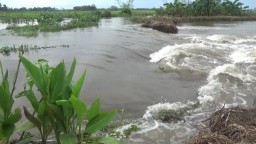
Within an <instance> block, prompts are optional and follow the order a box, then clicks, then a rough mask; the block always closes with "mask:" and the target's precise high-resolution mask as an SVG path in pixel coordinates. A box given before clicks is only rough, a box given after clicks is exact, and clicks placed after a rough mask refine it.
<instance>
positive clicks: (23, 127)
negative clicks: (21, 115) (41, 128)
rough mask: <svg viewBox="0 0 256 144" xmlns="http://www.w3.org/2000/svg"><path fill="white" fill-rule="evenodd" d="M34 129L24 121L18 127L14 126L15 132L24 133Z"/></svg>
mask: <svg viewBox="0 0 256 144" xmlns="http://www.w3.org/2000/svg"><path fill="white" fill-rule="evenodd" d="M34 127H35V125H34V124H33V123H32V122H30V121H26V122H24V123H21V124H18V125H17V126H16V129H15V132H24V131H28V130H30V129H32V128H34Z"/></svg>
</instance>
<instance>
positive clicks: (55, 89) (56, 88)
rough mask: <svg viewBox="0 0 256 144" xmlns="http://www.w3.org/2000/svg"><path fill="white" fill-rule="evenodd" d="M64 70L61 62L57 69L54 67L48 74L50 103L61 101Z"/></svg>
mask: <svg viewBox="0 0 256 144" xmlns="http://www.w3.org/2000/svg"><path fill="white" fill-rule="evenodd" d="M65 76H66V70H65V65H64V63H63V62H61V63H60V64H59V65H58V66H57V67H55V68H54V69H53V70H52V72H51V74H50V86H49V92H50V96H51V98H50V99H51V101H52V102H54V101H56V100H60V99H62V98H61V96H62V94H63V89H64V85H65V83H64V82H65Z"/></svg>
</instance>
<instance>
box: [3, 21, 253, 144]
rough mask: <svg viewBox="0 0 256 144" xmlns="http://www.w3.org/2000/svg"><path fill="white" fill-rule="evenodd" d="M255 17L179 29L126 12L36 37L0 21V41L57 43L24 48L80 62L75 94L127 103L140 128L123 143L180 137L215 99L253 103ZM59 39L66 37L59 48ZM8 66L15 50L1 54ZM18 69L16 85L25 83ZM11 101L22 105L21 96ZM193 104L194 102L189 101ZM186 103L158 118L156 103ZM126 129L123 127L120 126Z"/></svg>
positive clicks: (164, 142) (161, 142)
mask: <svg viewBox="0 0 256 144" xmlns="http://www.w3.org/2000/svg"><path fill="white" fill-rule="evenodd" d="M255 25H256V22H232V23H227V22H226V23H213V24H212V23H188V24H183V25H180V26H178V28H179V34H176V35H172V34H164V33H161V32H158V31H155V30H151V29H146V28H141V27H140V25H138V24H133V23H132V22H131V21H130V20H127V19H124V18H112V19H102V20H101V21H100V23H99V26H97V27H90V28H81V29H73V30H66V31H61V32H54V33H52V32H47V33H46V32H41V33H39V35H38V37H32V38H26V37H21V36H15V35H13V33H11V32H10V31H7V30H4V29H5V27H6V26H7V25H6V24H0V47H3V46H13V45H15V46H19V45H24V44H25V45H32V46H34V45H37V46H38V47H56V48H51V49H42V50H39V51H38V52H30V53H27V54H25V56H26V57H27V58H29V59H31V60H33V61H36V60H37V59H47V60H48V61H49V64H51V65H56V64H57V63H59V62H60V61H61V60H64V61H65V63H67V64H69V65H70V64H71V62H72V60H73V58H74V57H76V59H77V62H78V67H77V73H76V78H78V77H79V76H80V75H81V73H82V72H83V70H84V69H86V71H87V77H86V82H85V85H84V89H83V93H82V95H81V98H82V99H83V100H84V101H85V102H86V103H91V102H92V101H93V99H95V98H96V97H100V98H101V101H102V106H103V108H105V109H121V108H123V107H124V109H125V117H126V118H127V119H129V120H130V121H131V124H133V123H134V124H137V125H139V126H140V128H141V130H140V131H139V132H137V133H135V134H133V135H132V136H131V138H130V139H129V140H125V141H124V143H127V144H128V143H135V144H151V143H152V144H155V143H157V144H168V143H184V142H185V141H186V140H188V138H189V136H191V134H193V132H195V127H194V125H195V123H196V122H198V121H199V120H202V119H204V118H205V117H206V115H205V114H209V113H211V112H212V111H214V110H215V108H216V107H222V106H223V105H224V104H225V106H226V107H229V106H234V105H248V106H252V105H253V103H254V99H255V97H256V94H255V93H256V90H255V86H256V83H255V81H256V47H255V45H256V27H255ZM61 45H68V46H69V47H67V48H63V47H61ZM0 59H1V61H2V63H3V64H4V67H6V68H8V69H9V71H10V75H13V74H14V71H15V69H16V64H17V62H18V56H17V54H14V53H13V54H11V55H10V56H3V55H0ZM24 79H25V73H24V70H21V73H20V75H19V80H20V81H18V82H19V83H18V86H19V87H18V88H17V89H22V88H23V82H24ZM16 105H17V106H23V105H27V106H28V107H29V106H30V105H29V104H27V103H24V101H23V100H22V99H20V100H19V101H17V103H16ZM195 105H196V106H195ZM184 108H186V109H188V111H189V115H188V116H186V117H185V118H184V119H185V120H186V121H185V122H184V121H179V122H177V123H163V122H160V121H159V120H157V119H156V117H157V115H158V113H159V112H160V111H162V110H170V109H171V110H174V111H176V110H179V109H184ZM123 129H125V127H124V128H123Z"/></svg>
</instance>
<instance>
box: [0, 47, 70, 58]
mask: <svg viewBox="0 0 256 144" xmlns="http://www.w3.org/2000/svg"><path fill="white" fill-rule="evenodd" d="M59 47H62V48H68V47H69V45H60V46H59ZM49 48H57V46H47V47H39V46H37V45H34V46H32V45H20V46H15V45H14V46H12V47H10V46H4V47H1V48H0V54H2V55H4V56H9V55H10V54H11V53H29V52H37V51H38V50H40V49H49Z"/></svg>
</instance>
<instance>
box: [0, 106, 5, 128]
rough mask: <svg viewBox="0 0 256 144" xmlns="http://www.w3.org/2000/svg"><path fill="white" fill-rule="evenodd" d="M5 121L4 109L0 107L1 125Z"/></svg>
mask: <svg viewBox="0 0 256 144" xmlns="http://www.w3.org/2000/svg"><path fill="white" fill-rule="evenodd" d="M3 119H4V112H3V109H2V108H1V107H0V124H1V120H3Z"/></svg>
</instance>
